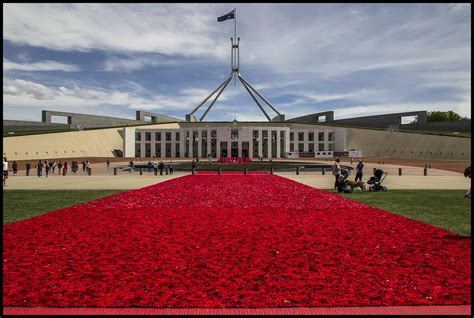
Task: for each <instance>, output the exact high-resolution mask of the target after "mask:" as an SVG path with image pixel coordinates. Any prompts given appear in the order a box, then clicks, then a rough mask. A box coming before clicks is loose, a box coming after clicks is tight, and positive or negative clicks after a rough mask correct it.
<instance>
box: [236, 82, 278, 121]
mask: <svg viewBox="0 0 474 318" xmlns="http://www.w3.org/2000/svg"><path fill="white" fill-rule="evenodd" d="M242 80H243V81H244V82H245V83H246V84H247V85H248V86H249V87H250V88H251V89H252V90H253V91H254V92H255V94H257V95H258V96H259V97H260V98H261V99H263V101H264V102H265V103H267V105H268V106H270V107H271V109H273V111H274V112H275V113H277V114H278V115H281V114H280V113H279V112H278V110H276V109H275V108H274V107H273V105H272V104H270V102H269V101H267V100H266V99H265V97H263V96H262V95H260V93H259V92H257V90H256V89H255V88H253V87H252V85H250V84H249V83H248V82H247V81H246V80H245V79H244V78H243V77H242Z"/></svg>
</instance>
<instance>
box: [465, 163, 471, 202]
mask: <svg viewBox="0 0 474 318" xmlns="http://www.w3.org/2000/svg"><path fill="white" fill-rule="evenodd" d="M464 177H466V178H469V179H471V166H469V167H467V168H466V169H465V170H464ZM464 198H469V199H470V198H471V187H469V190H467V192H466V193H465V194H464Z"/></svg>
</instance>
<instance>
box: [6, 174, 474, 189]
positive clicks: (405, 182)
mask: <svg viewBox="0 0 474 318" xmlns="http://www.w3.org/2000/svg"><path fill="white" fill-rule="evenodd" d="M189 174H190V173H184V172H176V173H174V174H173V175H163V176H160V175H158V176H155V175H154V174H148V173H144V174H143V175H139V174H138V173H135V174H128V173H122V174H119V175H116V176H114V175H91V176H86V175H82V174H81V175H68V176H58V175H53V176H49V177H48V178H45V177H40V178H38V177H31V176H30V177H25V176H10V177H9V178H8V179H7V186H6V187H5V188H4V189H5V190H14V189H30V190H53V189H54V190H60V189H64V190H65V189H81V190H88V189H97V190H98V189H118V190H129V189H139V188H143V187H147V186H150V185H153V184H156V183H160V182H163V181H167V180H170V179H174V178H177V177H181V176H185V175H189ZM276 174H277V175H279V176H282V177H285V178H288V179H291V180H294V181H297V182H300V183H303V184H306V185H309V186H311V187H314V188H318V189H332V188H333V185H334V177H333V176H332V175H330V174H326V175H324V176H323V175H321V173H320V172H314V173H305V174H300V175H296V174H295V172H281V173H276ZM222 177H223V178H225V176H222ZM350 178H351V179H353V178H354V177H353V176H351V177H350ZM367 179H368V178H366V177H364V178H363V180H364V181H367ZM383 184H384V185H385V186H386V187H387V188H388V189H389V190H390V189H460V190H467V189H469V186H470V179H467V178H465V177H464V176H462V175H460V174H455V175H447V176H423V175H421V176H417V175H410V176H398V175H388V177H387V178H386V179H385V181H384V182H383ZM355 191H358V190H357V189H356V190H355Z"/></svg>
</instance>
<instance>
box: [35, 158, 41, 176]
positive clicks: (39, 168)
mask: <svg viewBox="0 0 474 318" xmlns="http://www.w3.org/2000/svg"><path fill="white" fill-rule="evenodd" d="M36 169H37V172H38V177H41V176H42V175H43V163H42V162H41V160H38V164H37V165H36Z"/></svg>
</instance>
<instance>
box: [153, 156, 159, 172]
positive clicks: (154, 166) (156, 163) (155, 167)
mask: <svg viewBox="0 0 474 318" xmlns="http://www.w3.org/2000/svg"><path fill="white" fill-rule="evenodd" d="M153 169H154V171H155V174H156V173H157V172H158V160H156V159H154V160H153Z"/></svg>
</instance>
